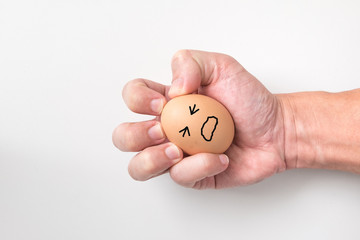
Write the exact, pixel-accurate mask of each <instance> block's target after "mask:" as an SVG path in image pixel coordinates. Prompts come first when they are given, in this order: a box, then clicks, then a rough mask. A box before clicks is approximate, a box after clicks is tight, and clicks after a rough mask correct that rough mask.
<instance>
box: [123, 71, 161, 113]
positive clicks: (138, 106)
mask: <svg viewBox="0 0 360 240" xmlns="http://www.w3.org/2000/svg"><path fill="white" fill-rule="evenodd" d="M165 90H166V86H165V85H162V84H160V83H156V82H153V81H150V80H147V79H141V78H139V79H135V80H132V81H130V82H128V83H127V84H126V85H125V86H124V88H123V92H122V96H123V99H124V101H125V103H126V105H127V106H128V108H129V109H130V110H131V111H133V112H135V113H141V114H149V115H155V116H158V115H160V113H161V111H162V108H163V106H164V105H165V103H166V98H165Z"/></svg>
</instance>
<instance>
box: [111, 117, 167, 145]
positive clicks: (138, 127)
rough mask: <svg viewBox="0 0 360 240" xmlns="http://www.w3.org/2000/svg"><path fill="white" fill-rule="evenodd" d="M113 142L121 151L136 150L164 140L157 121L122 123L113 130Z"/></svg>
mask: <svg viewBox="0 0 360 240" xmlns="http://www.w3.org/2000/svg"><path fill="white" fill-rule="evenodd" d="M112 139H113V143H114V145H115V146H116V147H117V148H119V149H120V150H122V151H125V152H128V151H130V152H137V151H141V150H143V149H145V148H146V147H149V146H153V145H156V144H160V143H162V142H164V141H165V134H164V132H163V130H162V128H161V125H160V123H159V122H158V121H155V120H151V121H145V122H136V123H122V124H120V125H119V126H118V127H117V128H115V130H114V132H113V136H112Z"/></svg>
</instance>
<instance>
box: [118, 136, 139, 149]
mask: <svg viewBox="0 0 360 240" xmlns="http://www.w3.org/2000/svg"><path fill="white" fill-rule="evenodd" d="M121 136H122V138H121V143H122V145H123V146H124V149H126V150H127V151H131V152H132V151H137V150H138V144H137V140H136V138H135V136H134V134H133V131H123V133H122V134H121Z"/></svg>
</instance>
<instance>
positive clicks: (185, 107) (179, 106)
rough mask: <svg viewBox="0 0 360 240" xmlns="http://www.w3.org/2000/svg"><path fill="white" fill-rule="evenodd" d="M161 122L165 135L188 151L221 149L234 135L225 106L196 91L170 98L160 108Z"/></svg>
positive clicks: (226, 145)
mask: <svg viewBox="0 0 360 240" xmlns="http://www.w3.org/2000/svg"><path fill="white" fill-rule="evenodd" d="M161 125H162V127H163V129H164V132H165V134H166V136H167V138H168V139H169V140H170V141H171V142H173V143H175V144H176V145H177V146H178V147H180V148H181V149H182V150H184V152H186V153H188V154H190V155H192V154H196V153H201V152H208V153H222V152H224V151H225V150H226V149H227V148H228V147H229V146H230V144H231V142H232V139H233V137H234V123H233V121H232V117H231V115H230V113H229V112H228V111H227V109H226V108H225V107H224V106H223V105H222V104H221V103H219V102H217V101H216V100H214V99H212V98H210V97H207V96H203V95H199V94H190V95H184V96H179V97H176V98H174V99H172V100H170V101H169V102H168V103H167V104H166V105H165V107H164V109H163V111H162V114H161Z"/></svg>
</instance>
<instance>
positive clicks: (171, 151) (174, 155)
mask: <svg viewBox="0 0 360 240" xmlns="http://www.w3.org/2000/svg"><path fill="white" fill-rule="evenodd" d="M165 154H166V156H167V157H168V158H169V159H171V160H175V159H178V158H180V151H179V149H178V148H177V147H176V146H175V145H173V144H171V145H170V146H169V147H167V148H166V149H165Z"/></svg>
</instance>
